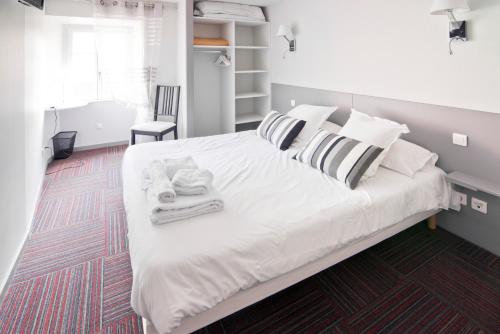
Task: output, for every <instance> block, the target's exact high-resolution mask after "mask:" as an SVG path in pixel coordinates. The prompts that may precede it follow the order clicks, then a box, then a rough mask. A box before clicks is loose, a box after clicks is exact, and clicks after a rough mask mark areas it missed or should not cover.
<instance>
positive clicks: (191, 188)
mask: <svg viewBox="0 0 500 334" xmlns="http://www.w3.org/2000/svg"><path fill="white" fill-rule="evenodd" d="M213 179H214V176H213V174H212V173H211V172H210V171H209V170H206V169H179V170H178V171H177V173H175V175H174V178H173V179H172V185H173V186H174V190H175V192H176V193H177V194H179V195H188V196H189V195H203V194H206V193H208V192H209V190H210V188H211V187H212V180H213Z"/></svg>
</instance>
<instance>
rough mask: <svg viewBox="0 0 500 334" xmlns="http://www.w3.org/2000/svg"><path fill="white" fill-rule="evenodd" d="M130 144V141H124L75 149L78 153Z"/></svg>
mask: <svg viewBox="0 0 500 334" xmlns="http://www.w3.org/2000/svg"><path fill="white" fill-rule="evenodd" d="M128 144H129V141H128V140H123V141H116V142H112V143H104V144H96V145H87V146H78V147H75V148H74V151H75V152H78V151H87V150H95V149H98V148H106V147H112V146H118V145H128Z"/></svg>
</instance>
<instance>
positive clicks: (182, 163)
mask: <svg viewBox="0 0 500 334" xmlns="http://www.w3.org/2000/svg"><path fill="white" fill-rule="evenodd" d="M163 163H164V164H165V169H166V172H167V176H168V178H169V179H170V180H172V179H173V177H174V176H175V173H177V171H179V170H180V169H198V166H197V165H196V163H195V162H194V160H193V158H191V157H184V158H178V159H165V160H163Z"/></svg>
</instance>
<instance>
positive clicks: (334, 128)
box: [320, 121, 342, 134]
mask: <svg viewBox="0 0 500 334" xmlns="http://www.w3.org/2000/svg"><path fill="white" fill-rule="evenodd" d="M320 129H322V130H326V131H328V132H333V133H336V134H338V133H339V132H340V130H342V127H341V126H340V125H338V124H336V123H333V122H329V121H325V122H324V123H323V124H322V125H321V126H320Z"/></svg>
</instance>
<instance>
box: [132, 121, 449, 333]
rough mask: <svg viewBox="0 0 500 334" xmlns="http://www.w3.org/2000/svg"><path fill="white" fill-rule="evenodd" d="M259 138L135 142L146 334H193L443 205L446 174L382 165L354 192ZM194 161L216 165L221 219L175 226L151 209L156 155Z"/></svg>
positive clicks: (135, 235) (137, 290)
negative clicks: (145, 178) (146, 185)
mask: <svg viewBox="0 0 500 334" xmlns="http://www.w3.org/2000/svg"><path fill="white" fill-rule="evenodd" d="M294 154H295V152H293V151H292V150H288V151H284V152H283V151H279V150H278V149H276V147H274V146H273V145H270V144H269V143H268V142H266V141H265V140H263V139H261V138H259V137H257V136H256V135H255V132H254V131H247V132H239V133H234V134H226V135H219V136H212V137H204V138H193V139H186V140H179V141H169V142H157V143H149V144H142V145H136V146H132V147H130V148H129V149H128V150H127V151H126V153H125V156H124V160H123V192H124V204H125V209H126V213H127V221H128V238H129V247H130V257H131V263H132V271H133V286H132V297H131V303H132V307H133V308H134V310H135V311H136V312H137V313H138V314H139V315H141V316H142V317H143V319H144V325H145V330H146V332H147V333H171V332H172V333H189V332H192V331H194V330H196V329H199V328H202V327H204V326H206V325H208V324H210V323H212V322H214V321H216V320H218V319H220V318H223V317H225V316H227V315H229V314H231V313H233V312H236V311H238V310H239V309H242V308H244V307H246V306H248V305H251V304H253V303H255V302H257V301H259V300H261V299H263V298H266V297H268V296H270V295H272V294H273V293H276V292H278V291H280V290H282V289H285V288H287V287H288V286H291V285H293V284H295V283H297V282H299V281H301V280H303V279H305V278H307V277H309V276H312V275H314V274H316V273H318V272H320V271H321V270H323V269H326V268H328V267H330V266H332V265H334V264H336V263H338V262H340V261H342V260H344V259H346V258H348V257H350V256H352V255H354V254H356V253H358V252H360V251H362V250H364V249H367V248H369V247H371V246H372V245H374V244H376V243H378V242H380V241H382V240H384V239H386V238H388V237H391V236H392V235H394V234H396V233H398V232H400V231H403V230H405V229H407V228H408V227H410V226H412V225H414V224H416V223H418V222H420V221H422V220H424V219H427V218H429V217H433V216H434V215H435V214H436V213H437V212H439V210H441V209H447V208H448V205H449V201H450V188H449V185H448V184H447V183H446V181H445V178H444V175H445V173H444V172H443V171H442V170H440V169H439V168H436V167H430V166H428V167H425V168H424V169H423V170H422V171H420V172H418V173H417V175H416V176H415V178H413V179H412V178H409V177H407V176H404V175H402V174H399V173H396V172H393V171H390V170H388V169H384V168H381V169H380V170H379V172H378V173H377V175H376V177H374V178H370V179H367V180H364V181H362V182H361V183H360V185H359V186H358V188H357V189H356V190H350V189H348V188H347V187H345V186H344V185H342V184H340V183H339V182H337V181H335V180H334V179H332V178H330V177H328V176H326V175H324V174H322V173H321V172H320V171H318V170H315V169H312V168H310V167H309V166H307V165H305V164H301V163H299V162H297V161H296V160H293V159H292V157H293V155H294ZM186 155H191V156H192V157H193V158H194V159H195V161H196V163H197V164H198V165H199V166H200V167H202V168H207V169H209V170H211V171H212V172H213V173H214V175H215V179H214V185H215V187H216V188H217V189H218V190H219V192H220V193H221V195H222V197H223V200H224V202H225V208H224V210H223V211H222V212H219V213H214V214H210V215H205V216H200V217H196V218H192V219H189V220H185V221H179V222H175V223H171V224H167V225H161V226H157V225H153V224H152V223H151V222H150V220H149V216H148V214H147V212H146V211H147V210H146V200H145V195H144V192H143V191H142V190H141V175H142V171H143V169H144V168H146V167H147V166H148V165H149V163H150V162H151V161H152V160H155V159H162V158H167V157H182V156H186Z"/></svg>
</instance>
